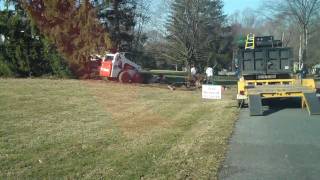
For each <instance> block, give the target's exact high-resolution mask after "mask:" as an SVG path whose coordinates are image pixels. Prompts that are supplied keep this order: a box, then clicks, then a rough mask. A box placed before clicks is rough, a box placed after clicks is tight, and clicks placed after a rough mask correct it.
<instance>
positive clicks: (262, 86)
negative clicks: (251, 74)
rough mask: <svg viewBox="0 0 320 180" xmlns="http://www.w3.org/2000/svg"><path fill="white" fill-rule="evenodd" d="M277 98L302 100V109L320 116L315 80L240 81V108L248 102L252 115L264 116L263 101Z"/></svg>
mask: <svg viewBox="0 0 320 180" xmlns="http://www.w3.org/2000/svg"><path fill="white" fill-rule="evenodd" d="M276 98H301V107H302V108H305V107H306V108H307V110H308V111H309V113H310V114H311V115H312V114H320V101H319V100H318V99H317V96H316V83H315V81H314V79H265V80H245V79H244V78H241V79H240V80H239V81H238V94H237V99H238V102H239V106H243V104H245V103H246V102H247V103H248V105H249V108H250V114H251V115H263V109H262V102H261V101H262V100H263V99H276Z"/></svg>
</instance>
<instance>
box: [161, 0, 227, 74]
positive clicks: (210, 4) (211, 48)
mask: <svg viewBox="0 0 320 180" xmlns="http://www.w3.org/2000/svg"><path fill="white" fill-rule="evenodd" d="M222 8H223V4H222V2H221V0H174V1H173V3H172V13H171V16H170V19H169V21H168V25H167V31H168V37H167V38H168V47H169V48H168V51H167V52H166V54H165V56H166V57H167V58H168V59H169V60H170V61H171V62H178V63H183V64H184V65H185V66H186V67H190V65H191V64H195V65H196V66H197V67H198V68H201V69H203V68H204V67H205V66H206V65H211V66H212V65H214V64H217V63H221V62H223V61H225V59H224V58H225V57H224V56H223V54H224V53H225V52H227V50H226V44H228V43H227V42H226V41H227V39H226V38H225V36H226V35H227V33H225V32H224V30H226V29H224V27H223V23H224V22H225V16H224V15H223V12H222ZM222 59H224V60H222ZM230 62H231V59H230Z"/></svg>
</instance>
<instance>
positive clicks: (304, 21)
mask: <svg viewBox="0 0 320 180" xmlns="http://www.w3.org/2000/svg"><path fill="white" fill-rule="evenodd" d="M264 7H266V9H267V10H268V12H269V13H268V14H269V15H270V16H271V17H282V18H283V19H287V20H288V21H293V22H294V23H296V24H297V25H298V26H299V29H300V35H301V37H302V38H301V48H300V49H301V51H302V53H301V56H300V57H299V62H300V63H303V62H305V61H306V60H307V50H308V40H309V36H310V33H311V32H312V30H311V29H312V26H313V20H314V19H316V18H317V17H318V15H319V10H320V0H265V4H264Z"/></svg>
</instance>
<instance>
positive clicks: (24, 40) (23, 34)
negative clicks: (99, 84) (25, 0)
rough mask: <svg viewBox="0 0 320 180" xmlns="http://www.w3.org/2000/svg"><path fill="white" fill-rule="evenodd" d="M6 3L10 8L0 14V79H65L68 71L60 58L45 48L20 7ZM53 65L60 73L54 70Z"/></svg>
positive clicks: (43, 42)
mask: <svg viewBox="0 0 320 180" xmlns="http://www.w3.org/2000/svg"><path fill="white" fill-rule="evenodd" d="M6 2H7V5H8V4H9V3H11V5H14V8H13V9H10V10H9V9H8V8H7V9H5V10H3V11H1V12H0V26H1V28H0V34H1V38H2V39H1V41H2V43H1V44H0V47H1V53H0V76H18V77H26V76H41V75H45V74H47V75H55V76H67V75H68V74H69V72H68V69H67V68H66V65H65V63H64V60H63V58H62V57H60V56H59V55H58V53H57V52H56V51H55V48H50V49H48V48H47V49H46V46H45V44H49V42H48V40H47V39H45V38H44V37H43V36H41V35H40V33H39V31H38V30H37V28H35V27H34V26H33V24H32V23H31V21H30V20H29V19H28V17H27V16H26V13H25V11H24V10H23V9H22V7H21V6H20V5H21V4H20V3H18V2H16V1H10V2H9V1H6ZM7 7H8V6H7ZM49 54H50V56H54V57H56V58H52V57H49V56H48V55H49ZM57 65H59V69H60V71H56V70H55V69H57V67H56V66H57Z"/></svg>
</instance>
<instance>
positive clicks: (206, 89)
mask: <svg viewBox="0 0 320 180" xmlns="http://www.w3.org/2000/svg"><path fill="white" fill-rule="evenodd" d="M221 89H222V86H216V85H202V98H203V99H221V98H222V96H221Z"/></svg>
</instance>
